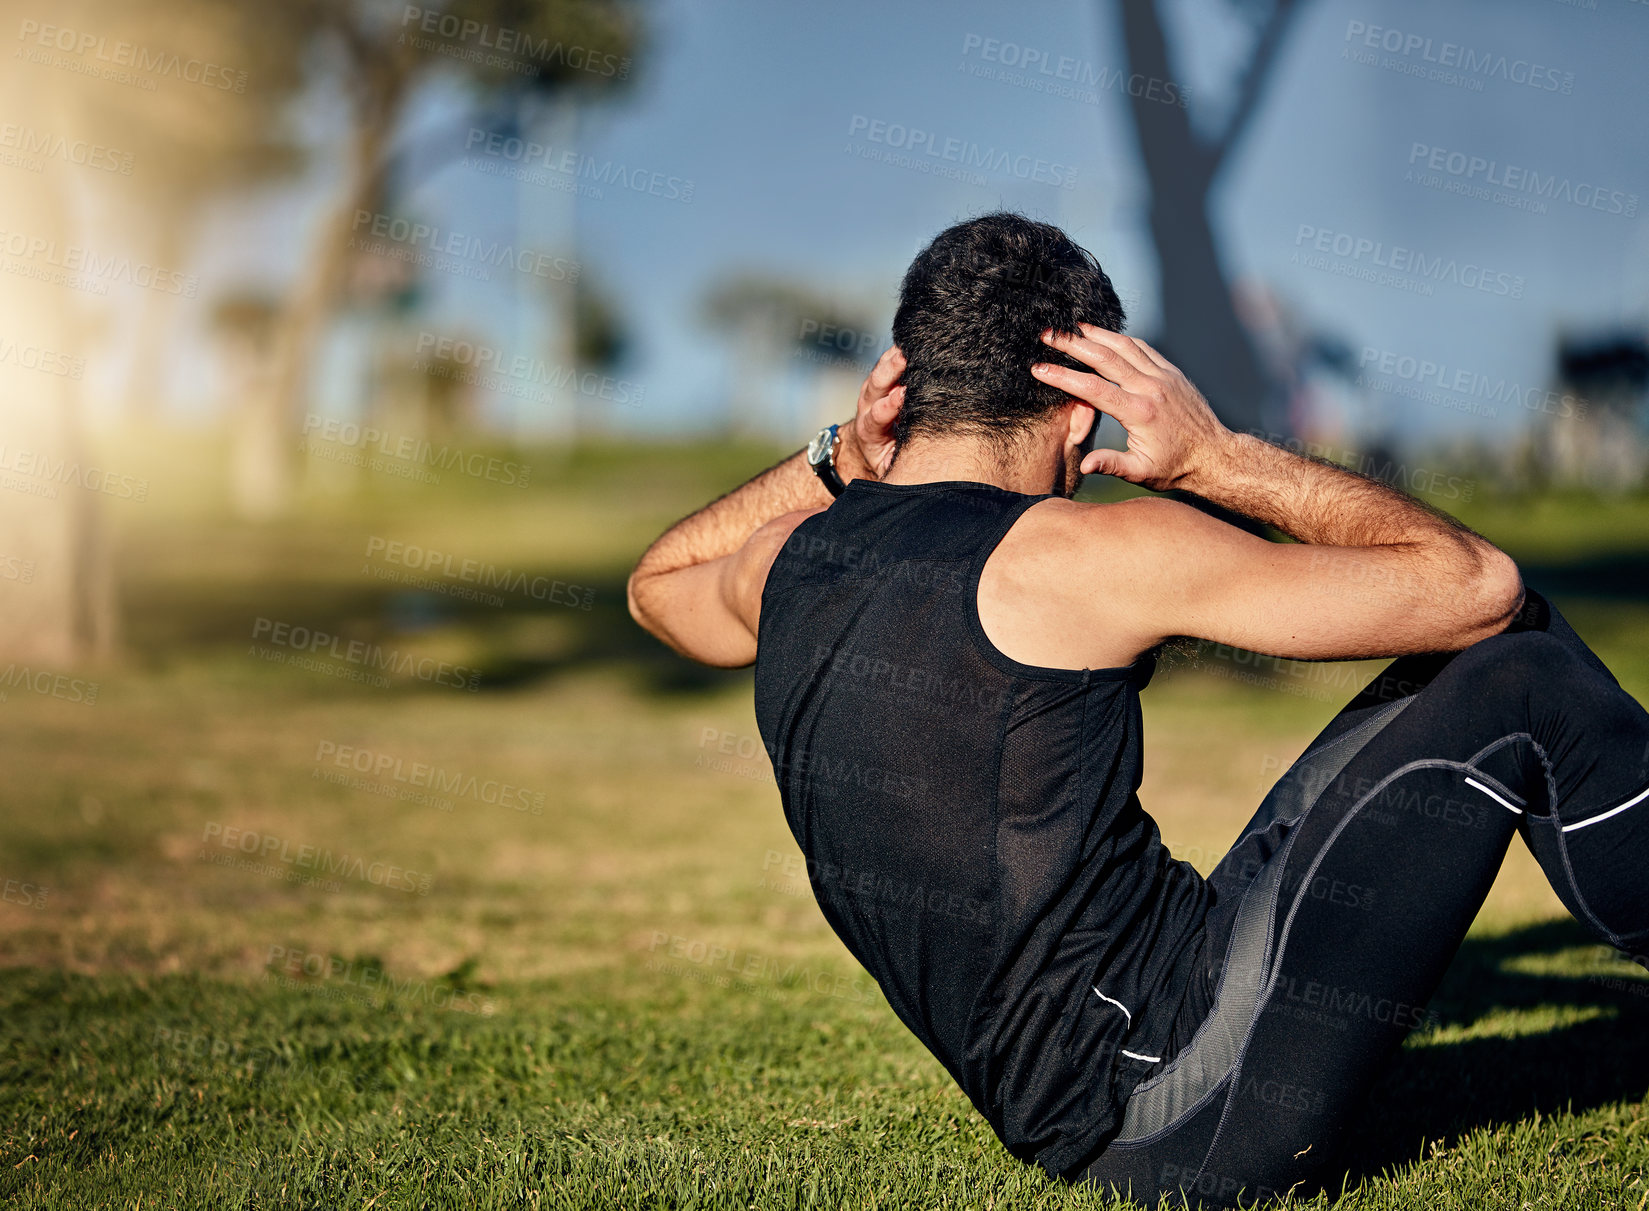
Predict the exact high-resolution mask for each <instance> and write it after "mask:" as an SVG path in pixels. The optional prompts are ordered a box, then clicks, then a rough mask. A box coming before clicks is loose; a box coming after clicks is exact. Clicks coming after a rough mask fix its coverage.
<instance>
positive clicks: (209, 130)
mask: <svg viewBox="0 0 1649 1211" xmlns="http://www.w3.org/2000/svg"><path fill="white" fill-rule="evenodd" d="M52 17H53V20H54V21H56V22H60V23H62V25H64V26H66V27H68V28H70V29H73V30H74V31H75V32H76V34H77V35H80V34H84V35H88V36H92V37H95V38H97V39H99V40H100V42H99V44H98V49H97V51H96V52H94V53H98V54H102V55H103V56H104V57H105V58H109V57H113V55H112V54H111V52H110V50H109V48H111V47H117V46H120V45H122V44H124V45H129V46H132V47H140V48H142V49H143V52H144V53H145V54H146V55H147V56H149V57H150V58H152V59H157V60H158V61H160V62H162V63H169V62H171V61H172V57H173V56H176V60H177V62H179V63H181V64H199V65H202V66H201V68H200V70H199V73H198V76H199V82H198V83H191V82H190V81H189V80H187V79H185V78H180V76H179V74H170V73H167V72H165V70H164V69H163V71H162V74H160V75H159V77H158V79H157V80H156V85H157V86H156V87H155V88H154V89H152V90H147V89H141V88H134V87H131V86H129V85H121V84H116V83H103V82H96V83H94V82H92V81H89V80H88V81H86V82H84V83H83V84H82V85H81V86H80V87H77V88H74V89H73V90H72V91H70V92H69V93H68V99H69V101H70V103H71V104H72V106H73V107H74V109H75V110H76V111H77V118H78V122H79V124H80V125H81V126H82V127H84V128H85V129H89V130H95V131H97V132H98V133H99V134H100V136H101V137H102V138H103V140H104V141H106V142H108V143H111V144H113V145H115V146H118V147H120V148H122V149H123V150H126V151H129V152H130V153H131V155H132V159H133V162H134V165H138V166H141V167H140V168H135V169H134V171H133V172H132V174H131V175H130V176H129V177H128V178H126V179H125V180H124V181H123V182H122V186H121V188H120V189H119V190H118V191H117V192H116V193H114V194H111V195H110V201H111V203H112V205H110V206H108V207H107V208H106V210H105V212H104V213H101V214H99V215H97V216H95V217H94V218H93V220H92V224H93V228H94V230H95V231H96V233H97V235H98V236H99V237H100V239H102V240H104V241H108V242H112V243H117V244H119V245H121V246H123V247H127V248H130V249H132V250H133V251H134V252H135V253H136V255H138V256H140V257H142V258H143V259H144V260H145V261H147V262H148V263H149V264H151V265H153V266H155V267H156V268H157V269H159V270H161V271H171V272H174V273H181V271H182V269H183V267H184V265H185V263H186V261H187V258H188V254H189V251H190V243H191V241H192V240H193V238H194V236H195V234H196V233H197V232H198V230H199V227H200V222H201V210H202V206H203V204H204V203H205V202H207V201H208V200H209V199H211V198H213V197H214V196H216V195H217V194H219V193H220V192H221V191H223V190H225V189H230V188H237V187H238V188H252V187H255V186H258V185H261V184H265V183H268V182H270V181H273V180H279V179H282V178H286V177H290V176H292V175H294V174H295V173H297V172H298V171H299V170H300V169H301V168H302V167H303V164H304V154H303V151H302V149H301V148H300V147H299V146H298V144H297V143H296V141H295V140H294V138H293V132H292V129H291V125H290V123H288V122H286V121H285V120H284V109H285V107H286V106H287V104H288V103H289V102H290V100H291V99H292V97H293V95H294V93H295V92H296V91H297V89H298V88H299V87H300V86H301V84H302V81H303V72H302V55H303V48H304V45H305V38H306V30H305V28H304V26H303V23H302V22H301V21H300V20H299V19H298V12H297V10H296V9H295V8H291V7H286V6H276V7H273V8H271V7H270V6H269V5H267V4H262V3H258V2H256V0H62V2H61V3H59V4H58V5H56V6H55V11H54V12H53V14H52ZM205 65H213V67H214V68H215V69H216V70H215V71H213V72H212V73H211V74H210V75H207V73H206V67H205ZM137 70H138V69H137V68H135V67H134V71H137ZM179 72H180V73H181V69H179ZM139 74H142V73H141V71H139ZM191 74H196V73H194V72H191ZM176 298H177V295H175V294H173V293H171V292H169V291H166V290H145V291H143V292H142V293H141V295H140V296H139V297H138V298H137V299H136V300H135V304H136V328H135V331H134V333H133V339H132V356H131V361H130V364H129V368H128V370H127V372H126V374H125V376H124V380H123V383H122V391H123V394H124V397H125V398H124V403H125V406H126V407H125V411H126V412H127V414H128V415H129V416H133V417H136V418H139V419H141V418H145V417H148V416H150V415H152V414H153V413H154V412H155V411H156V410H157V409H158V407H159V404H160V401H161V397H162V394H163V390H164V389H163V386H162V380H163V377H164V367H165V363H166V353H167V351H168V349H169V348H171V347H172V342H171V341H170V340H168V332H167V328H168V325H169V323H170V321H171V320H172V318H173V316H174V315H175V311H176Z"/></svg>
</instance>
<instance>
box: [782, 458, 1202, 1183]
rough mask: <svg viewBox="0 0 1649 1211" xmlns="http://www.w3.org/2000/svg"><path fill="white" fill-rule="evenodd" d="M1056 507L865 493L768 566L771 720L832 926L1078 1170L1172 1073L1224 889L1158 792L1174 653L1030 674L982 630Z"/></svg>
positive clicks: (998, 1113)
mask: <svg viewBox="0 0 1649 1211" xmlns="http://www.w3.org/2000/svg"><path fill="white" fill-rule="evenodd" d="M1045 499H1047V497H1046V496H1031V495H1025V494H1022V493H1017V492H1011V491H1008V490H1005V489H1002V488H998V487H994V486H992V485H988V484H983V483H971V482H960V481H957V482H944V483H924V484H909V485H895V484H876V483H871V482H869V481H862V480H860V481H855V482H854V483H853V484H852V485H851V486H850V487H849V489H848V490H847V491H846V492H845V493H844V494H843V495H842V497H841V498H840V499H838V501H837V502H836V504H835V505H834V506H833V507H832V508H831V509H829V510H827V511H825V512H823V513H819V514H816V515H814V516H812V517H810V518H808V519H807V520H806V521H804V522H803V523H802V524H801V525H800V526H798V527H797V528H796V529H795V530H794V531H793V532H792V533H791V534H790V536H789V538H788V539H787V540H786V542H785V544H784V546H783V548H782V550H780V551H779V553H778V555H777V556H776V558H775V559H774V562H773V565H772V568H771V570H770V571H769V573H768V575H767V579H766V586H765V590H764V592H763V594H762V607H761V620H760V636H759V641H758V655H757V660H756V715H757V721H758V723H759V725H760V727H761V730H762V735H763V739H764V740H765V741H766V742H767V745H768V749H769V752H770V753H771V754H772V755H773V760H774V766H775V773H776V776H777V779H778V783H779V786H780V789H781V792H782V797H783V801H784V807H785V813H786V817H787V819H788V821H789V824H790V827H791V830H792V832H793V833H794V835H795V837H796V840H797V842H798V844H799V845H800V846H801V848H802V850H803V852H804V854H805V855H806V856H807V858H808V860H809V870H810V872H811V874H812V879H813V883H814V887H815V892H816V895H817V897H818V900H819V904H820V907H821V909H822V910H823V912H824V914H825V917H826V919H827V920H828V921H829V922H830V924H831V926H832V927H833V928H834V929H835V930H836V932H837V933H838V934H839V935H840V936H841V937H842V939H843V940H844V942H846V944H847V945H848V947H849V948H850V949H851V950H852V951H853V952H854V954H855V955H856V957H858V958H859V960H860V961H861V962H863V963H864V964H865V966H866V968H867V969H868V970H869V971H870V972H871V973H872V974H873V975H874V976H875V977H876V978H877V980H878V981H879V983H880V984H881V985H882V988H883V990H884V992H885V994H886V995H887V997H888V1001H889V1003H890V1004H891V1005H892V1006H893V1008H894V1010H895V1011H896V1012H897V1013H898V1014H899V1016H900V1017H901V1019H902V1020H903V1021H904V1022H905V1023H906V1024H907V1025H908V1026H909V1027H910V1028H911V1030H912V1031H913V1032H914V1033H916V1035H917V1036H918V1037H919V1038H921V1039H922V1041H923V1042H924V1043H926V1044H927V1045H928V1046H929V1047H930V1048H931V1049H932V1050H933V1051H934V1053H935V1054H936V1055H937V1056H938V1057H939V1058H940V1060H941V1061H942V1062H943V1063H944V1064H945V1065H946V1067H947V1068H948V1069H949V1070H950V1071H951V1073H952V1075H953V1076H954V1077H955V1078H956V1079H957V1081H958V1083H959V1084H960V1085H961V1086H962V1087H963V1089H964V1090H966V1091H967V1093H968V1095H969V1096H970V1098H972V1099H973V1101H974V1103H975V1105H976V1106H978V1107H979V1109H980V1111H981V1112H982V1113H983V1114H984V1115H985V1116H986V1118H987V1119H988V1120H989V1121H990V1122H991V1123H992V1125H993V1126H994V1127H995V1128H996V1129H997V1131H998V1133H999V1134H1001V1135H1002V1137H1003V1139H1004V1142H1006V1143H1007V1144H1008V1146H1009V1147H1010V1148H1011V1149H1012V1150H1013V1151H1015V1152H1016V1153H1017V1154H1019V1155H1021V1156H1023V1157H1024V1158H1025V1159H1032V1158H1035V1159H1038V1160H1040V1161H1042V1163H1044V1164H1045V1165H1047V1166H1048V1167H1049V1168H1050V1169H1053V1170H1055V1171H1057V1170H1060V1169H1063V1168H1065V1167H1066V1166H1067V1165H1069V1164H1073V1163H1075V1162H1077V1161H1078V1160H1080V1159H1081V1158H1082V1157H1083V1156H1084V1155H1085V1154H1086V1153H1087V1152H1088V1151H1090V1150H1091V1149H1092V1147H1093V1145H1094V1143H1095V1141H1096V1140H1098V1139H1099V1138H1101V1137H1102V1136H1103V1134H1104V1133H1106V1132H1107V1131H1109V1130H1110V1129H1111V1128H1112V1127H1113V1126H1114V1125H1115V1121H1116V1106H1117V1105H1118V1103H1119V1102H1120V1100H1121V1098H1122V1097H1123V1096H1125V1095H1126V1092H1127V1091H1128V1090H1129V1089H1131V1088H1132V1087H1133V1084H1134V1083H1136V1082H1137V1081H1139V1080H1140V1079H1142V1078H1143V1077H1145V1076H1146V1075H1148V1074H1149V1072H1150V1070H1151V1068H1152V1066H1153V1064H1154V1062H1155V1058H1156V1057H1157V1055H1158V1054H1159V1053H1160V1048H1161V1045H1162V1044H1163V1042H1164V1041H1165V1039H1166V1037H1167V1033H1168V1030H1169V1026H1170V1022H1171V1020H1172V1017H1173V1014H1174V1011H1175V1010H1176V1009H1177V1008H1178V1006H1179V1003H1180V1000H1181V999H1182V998H1183V996H1184V993H1185V991H1186V987H1187V981H1188V980H1189V973H1190V970H1191V968H1192V960H1193V959H1194V958H1195V953H1194V952H1195V950H1196V946H1197V941H1198V938H1197V933H1196V930H1195V928H1194V922H1196V921H1198V920H1200V919H1201V917H1202V915H1203V909H1204V907H1205V905H1204V903H1203V901H1204V899H1205V897H1206V891H1205V887H1204V884H1203V881H1202V879H1201V878H1200V876H1198V875H1197V874H1196V872H1195V871H1194V870H1192V869H1191V868H1190V867H1189V866H1187V865H1185V864H1184V863H1179V862H1174V861H1173V860H1172V859H1171V858H1170V857H1169V855H1168V853H1167V851H1166V850H1165V849H1164V847H1163V846H1162V844H1161V842H1160V839H1159V837H1158V834H1157V830H1156V827H1155V825H1154V824H1153V823H1152V822H1151V820H1150V819H1149V817H1147V816H1146V815H1145V814H1144V813H1143V812H1142V811H1141V809H1140V806H1139V803H1138V800H1137V798H1136V797H1135V791H1136V790H1137V789H1138V785H1139V776H1140V716H1139V702H1138V690H1139V688H1140V687H1141V686H1143V684H1144V683H1145V681H1146V680H1148V679H1149V676H1150V673H1151V667H1152V666H1151V661H1150V658H1149V657H1145V658H1142V659H1141V660H1140V661H1138V662H1136V663H1135V664H1134V665H1132V666H1130V667H1128V668H1113V669H1100V670H1086V671H1084V670H1072V669H1058V668H1043V667H1037V666H1030V665H1025V664H1021V663H1019V662H1018V661H1015V660H1013V659H1010V658H1009V657H1007V656H1006V655H1004V654H1003V653H1001V652H1000V651H998V650H997V649H996V648H995V647H994V646H993V645H992V644H991V642H990V640H989V639H988V638H987V637H986V635H985V632H984V630H983V628H982V627H981V625H980V622H979V612H978V608H977V604H976V595H977V592H978V584H979V577H980V572H981V569H982V568H983V566H984V564H985V561H986V559H987V558H988V557H989V556H990V554H991V552H992V550H993V549H994V548H995V547H996V545H997V543H998V542H999V541H1000V540H1001V538H1002V537H1003V535H1004V534H1006V533H1007V532H1008V530H1009V529H1010V528H1011V527H1012V526H1013V525H1014V524H1015V522H1016V521H1018V520H1019V518H1020V517H1021V515H1022V514H1023V513H1024V512H1025V510H1026V509H1028V508H1029V507H1030V506H1032V505H1034V504H1036V503H1038V502H1039V501H1041V500H1045ZM1129 1053H1131V1054H1129Z"/></svg>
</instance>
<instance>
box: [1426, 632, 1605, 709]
mask: <svg viewBox="0 0 1649 1211" xmlns="http://www.w3.org/2000/svg"><path fill="white" fill-rule="evenodd" d="M1580 668H1581V665H1580V662H1579V660H1578V658H1577V657H1576V655H1575V653H1574V651H1573V650H1571V648H1570V647H1569V645H1568V644H1565V643H1564V642H1563V641H1562V640H1560V639H1558V638H1557V637H1556V636H1554V635H1550V634H1547V633H1546V632H1545V631H1515V632H1504V633H1502V634H1499V635H1490V636H1489V637H1488V638H1487V639H1480V640H1478V641H1477V642H1476V643H1474V644H1472V645H1471V647H1469V648H1465V649H1463V650H1462V651H1460V652H1459V653H1458V654H1457V655H1456V656H1455V658H1454V659H1453V660H1452V661H1450V663H1449V667H1448V670H1447V673H1448V676H1449V678H1450V680H1454V681H1459V682H1463V683H1465V686H1466V687H1468V688H1469V689H1470V690H1472V691H1473V692H1474V693H1476V694H1477V695H1479V696H1490V695H1494V694H1495V693H1497V692H1500V693H1514V694H1515V693H1520V692H1522V691H1525V690H1527V689H1529V688H1530V687H1548V686H1552V685H1554V684H1561V683H1562V681H1563V679H1564V678H1566V677H1567V676H1570V675H1572V674H1573V673H1576V672H1578V671H1579V670H1580Z"/></svg>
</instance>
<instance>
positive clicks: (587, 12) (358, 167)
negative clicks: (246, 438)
mask: <svg viewBox="0 0 1649 1211" xmlns="http://www.w3.org/2000/svg"><path fill="white" fill-rule="evenodd" d="M288 7H289V8H290V9H292V10H294V11H297V12H300V13H301V14H302V15H303V17H304V19H305V20H306V22H307V23H308V25H309V28H310V30H311V32H312V36H313V42H314V47H315V49H316V51H317V52H318V53H319V55H320V56H322V58H323V59H324V61H325V62H326V63H327V65H328V66H329V67H330V69H331V72H332V75H333V76H334V77H335V78H336V79H337V81H338V82H339V83H340V84H341V85H342V87H343V90H344V97H345V101H346V106H345V113H344V114H343V115H342V116H343V120H344V122H345V123H346V124H347V132H346V138H345V144H344V163H343V169H344V172H343V182H342V185H341V186H340V188H339V190H338V194H337V197H336V201H335V204H334V205H333V206H332V207H331V208H330V210H329V211H328V213H327V214H326V216H325V217H324V218H323V219H322V221H321V223H320V226H319V228H318V229H317V230H316V232H315V234H314V238H313V239H312V241H311V242H310V245H309V248H308V251H307V253H306V255H305V256H304V257H303V259H302V261H301V263H300V265H299V269H298V273H297V277H296V280H295V282H294V285H293V287H292V291H291V294H290V296H289V298H288V300H287V302H286V305H285V307H284V308H283V310H282V314H281V317H280V320H279V322H278V324H277V326H276V330H275V337H274V347H273V357H274V364H273V368H272V373H271V376H270V390H269V394H268V396H267V397H266V398H265V399H264V400H262V401H260V406H261V407H262V409H263V410H264V412H265V426H264V427H265V428H266V429H267V430H269V431H271V432H280V433H283V434H287V435H290V434H291V433H292V431H293V425H294V422H295V420H296V418H297V417H298V415H299V414H300V412H301V411H302V409H303V404H304V401H305V399H306V397H307V394H308V390H309V386H310V378H311V375H312V370H313V363H314V359H315V354H316V349H317V346H318V344H319V340H320V336H321V333H322V331H323V329H324V327H325V325H326V323H327V321H328V319H329V318H330V316H331V314H332V311H333V308H334V307H335V306H336V305H337V303H338V301H339V298H340V293H341V291H342V289H343V287H344V285H345V282H346V279H347V276H348V271H349V266H350V260H351V256H350V253H351V238H352V236H353V234H354V233H355V230H356V222H355V220H356V215H357V214H358V213H359V212H362V211H365V212H368V213H370V214H381V213H384V212H385V208H386V199H387V198H388V197H389V192H390V191H389V185H390V176H391V170H392V169H393V167H394V161H393V160H392V157H391V155H390V150H391V148H390V144H391V140H392V138H393V137H394V134H395V132H396V128H397V126H398V124H399V121H400V118H401V114H402V112H403V109H404V108H405V106H406V104H407V101H408V100H409V98H410V97H411V96H412V95H413V93H414V92H415V91H416V89H417V87H418V86H419V85H420V84H421V83H423V81H424V80H425V79H426V78H427V77H428V76H430V75H431V74H433V73H434V72H435V71H436V70H438V69H440V68H443V67H444V68H447V69H450V70H452V71H455V72H458V73H461V74H462V75H464V76H465V77H467V79H468V80H469V81H470V82H471V83H472V84H473V85H474V86H475V87H476V88H477V89H478V90H479V91H480V92H482V93H483V94H488V95H491V96H492V97H493V99H495V100H496V98H497V97H498V96H499V95H500V94H502V95H507V96H521V95H556V94H564V93H572V92H577V93H581V94H582V93H594V92H600V91H606V90H610V89H613V88H615V87H621V86H623V85H624V84H625V83H626V82H627V81H628V79H629V64H630V59H631V56H632V54H633V53H634V51H635V50H636V48H637V45H638V40H639V23H638V19H637V18H636V16H635V14H634V12H633V11H632V9H631V8H630V7H629V6H628V5H626V4H624V3H622V2H621V0H450V2H449V3H446V4H444V5H434V4H432V5H429V6H426V7H417V6H410V5H406V4H402V3H399V2H398V0H397V2H394V3H391V2H389V0H292V2H291V3H289V5H288ZM294 446H295V443H293V442H291V441H290V440H285V439H283V440H281V441H279V442H274V443H267V444H266V445H265V447H264V449H265V457H266V458H267V459H268V460H269V465H268V466H267V467H266V468H265V469H264V470H263V472H262V473H260V474H259V475H258V477H257V478H258V481H259V482H260V483H264V484H267V485H269V486H270V487H271V489H272V490H270V491H268V492H267V493H265V494H264V496H263V497H262V498H261V499H258V500H251V499H248V500H245V501H243V502H242V503H243V508H251V509H254V510H256V511H258V512H261V513H264V514H269V513H274V512H278V511H280V510H282V509H284V508H285V507H286V506H287V504H288V503H289V501H290V497H291V490H292V486H293V468H292V451H293V449H294Z"/></svg>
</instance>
